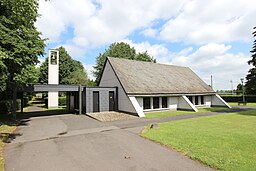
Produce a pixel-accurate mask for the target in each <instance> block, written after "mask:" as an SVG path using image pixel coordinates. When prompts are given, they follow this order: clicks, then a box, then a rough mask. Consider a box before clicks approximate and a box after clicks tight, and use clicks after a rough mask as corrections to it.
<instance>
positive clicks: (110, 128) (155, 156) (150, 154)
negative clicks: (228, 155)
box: [5, 113, 218, 171]
mask: <svg viewBox="0 0 256 171" xmlns="http://www.w3.org/2000/svg"><path fill="white" fill-rule="evenodd" d="M212 114H215V113H212ZM216 114H218V113H216ZM207 115H210V114H209V113H208V114H198V115H195V116H193V117H202V116H207ZM191 117H192V115H184V116H179V117H172V118H168V119H167V118H165V119H163V118H162V119H150V120H147V119H135V120H129V121H115V122H108V123H102V122H99V121H96V120H93V119H91V118H89V117H87V116H84V115H81V116H79V115H58V116H48V117H37V118H30V119H27V120H24V122H23V123H22V125H21V126H19V128H18V130H17V132H16V133H17V134H20V135H21V136H17V137H16V139H15V140H14V141H12V143H10V144H8V145H7V146H6V148H5V163H6V165H5V169H6V170H7V171H16V170H19V171H25V170H26V171H30V170H31V171H32V170H33V171H34V170H47V171H48V170H49V171H55V170H62V171H66V170H68V171H69V170H75V171H76V170H97V171H98V170H161V171H162V170H163V171H164V170H175V171H178V170H197V171H200V170H212V169H211V168H209V167H206V166H204V165H202V164H200V163H199V162H197V161H193V160H191V159H189V158H188V157H186V156H184V155H182V154H180V153H178V152H175V151H173V150H170V149H168V148H166V147H163V146H161V145H159V144H157V143H154V142H151V141H149V140H146V139H144V138H141V137H140V136H139V135H138V134H137V133H138V132H139V131H140V130H141V129H142V128H143V126H145V125H147V124H148V123H151V122H162V121H166V120H177V119H186V118H191Z"/></svg>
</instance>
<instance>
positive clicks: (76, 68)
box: [39, 47, 89, 85]
mask: <svg viewBox="0 0 256 171" xmlns="http://www.w3.org/2000/svg"><path fill="white" fill-rule="evenodd" d="M58 50H59V83H60V84H82V85H87V83H88V81H89V79H88V76H87V73H86V71H85V69H84V66H83V65H82V64H81V62H79V61H76V60H74V59H72V58H71V56H70V55H69V54H68V53H67V51H66V50H65V48H64V47H59V48H58ZM39 82H40V83H48V58H46V59H45V61H44V62H43V63H42V64H41V66H40V74H39Z"/></svg>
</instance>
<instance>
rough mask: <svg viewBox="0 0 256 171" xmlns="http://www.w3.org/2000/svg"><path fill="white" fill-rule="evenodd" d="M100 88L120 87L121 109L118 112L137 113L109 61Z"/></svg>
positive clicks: (119, 100)
mask: <svg viewBox="0 0 256 171" xmlns="http://www.w3.org/2000/svg"><path fill="white" fill-rule="evenodd" d="M99 86H102V87H104V86H105V87H114V86H117V87H118V108H119V109H118V110H120V111H125V112H130V113H137V112H136V110H135V108H134V106H133V104H132V102H131V101H130V99H129V98H128V96H127V95H126V93H125V91H124V89H123V87H122V86H121V84H120V82H119V81H118V78H117V77H116V75H115V73H114V71H113V69H112V67H111V66H110V64H109V61H107V63H106V66H105V68H104V71H103V73H102V77H101V81H100V84H99Z"/></svg>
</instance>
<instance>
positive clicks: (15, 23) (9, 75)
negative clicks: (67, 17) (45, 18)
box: [0, 0, 45, 100]
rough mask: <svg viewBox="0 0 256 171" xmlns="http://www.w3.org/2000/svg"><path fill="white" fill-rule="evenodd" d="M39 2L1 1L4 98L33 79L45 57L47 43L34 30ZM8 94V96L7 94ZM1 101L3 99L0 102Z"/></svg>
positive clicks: (0, 63) (0, 56)
mask: <svg viewBox="0 0 256 171" xmlns="http://www.w3.org/2000/svg"><path fill="white" fill-rule="evenodd" d="M37 17H38V1H37V0H18V1H17V0H0V70H1V73H0V77H1V78H0V79H1V81H0V91H1V95H0V96H1V98H2V99H3V98H7V97H10V96H7V95H5V94H11V90H12V89H13V88H14V87H16V86H18V85H22V84H27V83H31V82H33V81H35V79H34V78H33V79H31V76H32V75H33V74H31V73H33V72H35V65H36V64H37V63H38V56H39V55H43V53H44V47H45V43H44V41H45V40H44V39H42V38H41V37H40V34H41V33H40V32H39V31H37V29H36V27H35V22H36V19H37ZM8 92H9V93H8ZM0 100H1V99H0Z"/></svg>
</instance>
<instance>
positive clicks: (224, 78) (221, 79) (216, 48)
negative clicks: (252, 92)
mask: <svg viewBox="0 0 256 171" xmlns="http://www.w3.org/2000/svg"><path fill="white" fill-rule="evenodd" d="M124 41H125V42H126V43H129V44H130V45H131V46H133V47H134V48H135V49H136V50H137V51H138V52H143V51H146V50H147V51H148V53H149V54H150V55H152V56H154V57H155V58H156V59H157V62H159V63H164V64H173V65H180V66H187V67H190V68H191V69H192V70H193V71H195V72H196V73H197V74H198V75H199V76H200V77H201V78H202V79H203V80H204V81H205V82H206V83H207V84H210V77H211V75H213V83H214V84H213V85H214V89H215V90H218V89H219V90H220V89H230V87H231V85H230V80H232V81H233V82H234V86H235V84H238V83H239V79H240V78H242V77H244V76H245V75H246V74H247V71H248V69H249V68H250V66H249V65H248V64H247V61H248V60H249V59H250V57H249V56H248V55H245V54H243V53H237V54H233V53H229V52H228V50H229V49H230V48H232V47H231V46H230V45H225V44H216V43H209V44H206V45H203V46H201V47H199V48H198V49H196V50H195V51H194V52H193V53H191V51H192V50H193V48H192V47H188V48H185V49H183V50H181V51H180V52H178V53H174V52H172V51H170V50H168V49H167V48H166V47H165V45H163V44H154V45H151V44H150V43H148V42H142V43H134V42H133V41H131V40H127V39H126V40H124Z"/></svg>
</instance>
